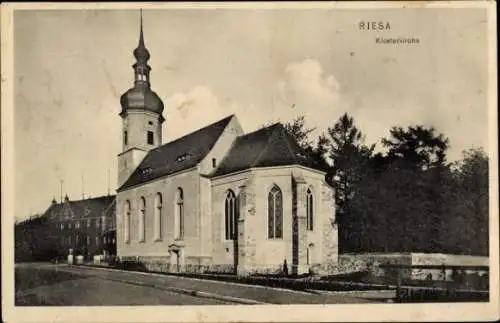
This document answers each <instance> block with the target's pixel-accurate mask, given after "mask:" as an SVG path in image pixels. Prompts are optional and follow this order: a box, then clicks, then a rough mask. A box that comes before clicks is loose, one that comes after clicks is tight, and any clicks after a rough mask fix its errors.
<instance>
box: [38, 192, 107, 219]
mask: <svg viewBox="0 0 500 323" xmlns="http://www.w3.org/2000/svg"><path fill="white" fill-rule="evenodd" d="M114 203H115V195H108V196H100V197H95V198H89V199H85V200H79V201H67V202H63V203H53V204H52V205H51V206H50V207H49V208H48V210H47V211H46V212H45V214H44V216H47V217H49V218H51V219H54V220H65V219H68V220H69V219H75V220H76V219H85V218H95V217H99V216H102V215H112V214H113V213H114V211H115V208H114Z"/></svg>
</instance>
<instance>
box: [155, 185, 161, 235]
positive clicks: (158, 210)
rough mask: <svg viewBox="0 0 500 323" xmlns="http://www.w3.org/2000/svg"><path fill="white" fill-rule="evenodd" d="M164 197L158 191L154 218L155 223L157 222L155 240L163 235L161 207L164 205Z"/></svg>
mask: <svg viewBox="0 0 500 323" xmlns="http://www.w3.org/2000/svg"><path fill="white" fill-rule="evenodd" d="M162 202H163V201H162V198H161V194H160V193H158V194H156V197H155V218H154V224H155V229H154V239H155V240H160V239H161V236H162V230H161V229H162V228H161V227H162V223H163V221H162V216H161V207H162Z"/></svg>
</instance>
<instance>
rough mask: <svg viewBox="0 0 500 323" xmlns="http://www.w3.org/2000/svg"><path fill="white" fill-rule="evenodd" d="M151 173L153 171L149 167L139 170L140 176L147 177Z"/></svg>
mask: <svg viewBox="0 0 500 323" xmlns="http://www.w3.org/2000/svg"><path fill="white" fill-rule="evenodd" d="M152 172H153V169H152V168H151V167H146V168H143V169H141V175H148V174H151V173H152Z"/></svg>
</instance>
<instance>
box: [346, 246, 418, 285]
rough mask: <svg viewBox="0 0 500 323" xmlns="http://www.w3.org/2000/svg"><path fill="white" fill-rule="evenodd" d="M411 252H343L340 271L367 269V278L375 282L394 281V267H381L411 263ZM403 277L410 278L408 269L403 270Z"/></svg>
mask: <svg viewBox="0 0 500 323" xmlns="http://www.w3.org/2000/svg"><path fill="white" fill-rule="evenodd" d="M411 260H412V258H411V254H409V253H394V254H389V253H387V254H385V253H366V254H341V255H339V273H353V272H359V271H366V272H367V273H368V276H367V280H370V281H374V282H387V283H392V282H395V281H396V279H397V272H396V270H394V269H383V268H380V265H381V264H399V265H411ZM402 274H403V275H402V277H403V278H409V277H410V272H409V271H408V270H403V271H402Z"/></svg>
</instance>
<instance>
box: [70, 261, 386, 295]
mask: <svg viewBox="0 0 500 323" xmlns="http://www.w3.org/2000/svg"><path fill="white" fill-rule="evenodd" d="M65 270H68V271H71V272H77V273H82V274H85V275H90V276H98V277H101V278H104V279H109V280H118V281H121V282H127V283H131V284H137V285H142V286H150V287H153V288H160V289H164V290H167V291H174V290H177V292H179V293H183V292H184V293H190V294H191V295H192V296H199V297H210V296H212V297H217V296H222V297H231V298H234V300H235V301H237V300H241V301H242V302H241V303H243V300H247V301H248V302H247V303H248V304H250V303H252V301H253V303H270V304H341V303H342V304H346V303H370V302H373V300H369V299H365V298H362V297H355V296H351V295H346V294H345V293H342V294H314V293H308V292H301V291H293V290H287V289H280V288H273V287H264V286H254V285H244V284H238V283H230V282H221V281H213V280H204V279H196V278H187V277H179V276H168V275H161V274H152V273H141V272H131V271H130V272H129V271H121V270H116V269H108V268H96V267H80V266H78V267H73V266H69V267H67V268H66V269H65ZM227 300H229V299H227ZM378 302H381V301H380V300H379V301H378Z"/></svg>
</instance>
